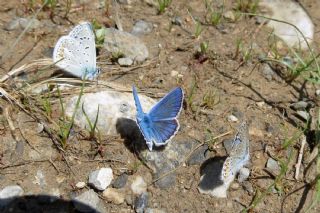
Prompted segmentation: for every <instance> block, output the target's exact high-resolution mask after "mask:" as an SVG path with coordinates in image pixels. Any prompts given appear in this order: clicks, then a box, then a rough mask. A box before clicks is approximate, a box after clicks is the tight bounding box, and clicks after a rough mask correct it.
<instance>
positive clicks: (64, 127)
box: [57, 82, 84, 149]
mask: <svg viewBox="0 0 320 213" xmlns="http://www.w3.org/2000/svg"><path fill="white" fill-rule="evenodd" d="M83 89H84V82H83V83H82V86H81V90H80V93H79V96H78V99H77V102H76V105H75V109H74V111H73V114H72V117H71V120H68V119H67V116H66V114H65V109H64V105H63V100H62V96H61V92H60V89H59V88H58V89H57V91H58V97H59V102H60V107H61V116H60V120H59V123H58V126H59V137H60V143H61V145H62V148H63V149H65V148H66V146H67V142H68V139H69V135H70V132H71V128H72V126H73V124H74V119H75V116H76V113H77V110H78V108H79V105H80V100H81V97H82V95H83Z"/></svg>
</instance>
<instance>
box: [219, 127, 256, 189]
mask: <svg viewBox="0 0 320 213" xmlns="http://www.w3.org/2000/svg"><path fill="white" fill-rule="evenodd" d="M248 135H249V133H248V125H247V122H245V121H244V122H242V123H241V124H240V126H239V128H238V133H237V135H236V137H235V139H234V140H233V145H232V148H231V152H230V156H229V157H228V158H227V159H226V160H225V162H224V163H223V167H222V173H221V180H223V182H224V183H225V184H226V185H229V184H230V183H231V182H232V181H233V179H234V178H235V176H236V174H237V173H238V172H239V170H240V169H241V168H242V167H243V166H244V165H246V164H247V162H248V161H249V159H250V153H249V136H248Z"/></svg>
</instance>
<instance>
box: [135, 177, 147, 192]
mask: <svg viewBox="0 0 320 213" xmlns="http://www.w3.org/2000/svg"><path fill="white" fill-rule="evenodd" d="M147 187H148V185H147V183H146V182H145V181H144V180H143V178H142V177H141V176H137V177H136V178H135V179H134V180H133V182H132V184H131V190H132V192H133V193H134V194H136V195H140V194H142V193H143V192H146V191H147Z"/></svg>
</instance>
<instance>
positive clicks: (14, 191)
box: [0, 185, 23, 199]
mask: <svg viewBox="0 0 320 213" xmlns="http://www.w3.org/2000/svg"><path fill="white" fill-rule="evenodd" d="M22 194H23V189H22V188H21V187H20V186H18V185H11V186H6V187H5V188H3V189H2V190H1V191H0V199H8V198H12V197H15V196H21V195H22Z"/></svg>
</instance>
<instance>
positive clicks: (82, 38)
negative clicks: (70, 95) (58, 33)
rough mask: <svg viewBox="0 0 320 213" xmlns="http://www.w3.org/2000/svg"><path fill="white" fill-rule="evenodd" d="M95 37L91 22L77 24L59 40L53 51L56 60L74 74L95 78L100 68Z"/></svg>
mask: <svg viewBox="0 0 320 213" xmlns="http://www.w3.org/2000/svg"><path fill="white" fill-rule="evenodd" d="M94 38H95V37H94V34H93V31H92V27H91V24H90V23H88V22H85V23H82V24H79V25H77V26H76V27H74V29H73V30H72V31H71V32H70V33H69V35H68V36H63V37H61V38H60V39H59V40H58V42H57V44H56V46H55V49H54V52H53V60H54V62H56V63H57V66H58V67H60V68H61V69H63V70H65V71H67V72H69V73H70V74H72V75H74V76H77V77H80V78H84V77H86V78H88V79H93V78H95V77H96V75H97V74H98V70H97V68H96V49H95V40H94Z"/></svg>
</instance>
